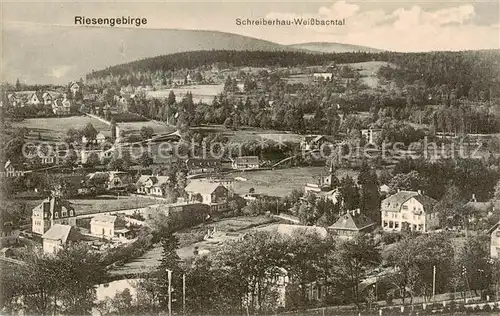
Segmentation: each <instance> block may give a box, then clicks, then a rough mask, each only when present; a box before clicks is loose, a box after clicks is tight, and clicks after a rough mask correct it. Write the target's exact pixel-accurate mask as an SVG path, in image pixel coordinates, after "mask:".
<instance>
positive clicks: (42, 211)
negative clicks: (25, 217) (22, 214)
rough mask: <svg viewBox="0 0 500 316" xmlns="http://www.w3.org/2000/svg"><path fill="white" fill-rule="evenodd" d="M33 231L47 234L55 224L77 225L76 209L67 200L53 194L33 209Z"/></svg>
mask: <svg viewBox="0 0 500 316" xmlns="http://www.w3.org/2000/svg"><path fill="white" fill-rule="evenodd" d="M31 223H32V228H31V230H32V232H33V233H35V234H38V235H43V234H45V233H46V232H47V231H48V230H49V229H50V228H51V227H52V226H53V225H55V224H63V225H70V226H75V225H76V217H75V209H74V208H73V207H72V206H71V205H70V203H69V202H68V201H66V200H63V199H61V198H60V197H57V196H53V197H49V198H47V199H45V200H44V201H42V203H40V204H39V205H37V206H35V207H34V208H33V210H32V211H31Z"/></svg>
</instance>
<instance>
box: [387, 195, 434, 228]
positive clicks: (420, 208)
mask: <svg viewBox="0 0 500 316" xmlns="http://www.w3.org/2000/svg"><path fill="white" fill-rule="evenodd" d="M436 202H437V201H436V200H434V199H433V198H431V197H429V196H426V195H423V194H422V193H421V191H420V190H419V191H417V192H415V191H399V192H398V193H396V194H393V195H391V196H389V197H388V198H386V199H384V200H383V201H382V203H381V210H380V212H381V219H382V220H381V222H382V229H383V230H384V231H389V232H391V231H401V230H402V229H403V226H405V225H407V226H408V229H410V230H412V231H419V232H428V231H430V230H432V229H435V228H437V227H439V216H438V214H437V213H436V212H433V210H432V208H433V206H434V205H435V204H436Z"/></svg>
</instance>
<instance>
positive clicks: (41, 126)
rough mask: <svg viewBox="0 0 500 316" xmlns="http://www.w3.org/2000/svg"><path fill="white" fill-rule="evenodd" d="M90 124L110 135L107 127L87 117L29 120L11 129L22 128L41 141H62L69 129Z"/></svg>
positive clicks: (14, 124)
mask: <svg viewBox="0 0 500 316" xmlns="http://www.w3.org/2000/svg"><path fill="white" fill-rule="evenodd" d="M88 123H92V125H93V126H94V127H95V129H96V130H98V131H102V132H103V133H104V134H105V135H106V134H110V131H109V126H108V125H107V124H105V123H103V122H101V121H99V120H96V119H94V118H91V117H88V116H70V117H60V118H59V117H49V118H30V119H25V120H22V121H20V122H12V127H18V128H21V127H24V128H26V129H28V130H29V132H30V136H31V137H34V138H38V134H40V136H41V138H42V139H43V140H62V139H64V137H65V136H66V133H67V132H68V130H69V129H70V128H76V129H82V128H84V127H85V126H86V125H87V124H88Z"/></svg>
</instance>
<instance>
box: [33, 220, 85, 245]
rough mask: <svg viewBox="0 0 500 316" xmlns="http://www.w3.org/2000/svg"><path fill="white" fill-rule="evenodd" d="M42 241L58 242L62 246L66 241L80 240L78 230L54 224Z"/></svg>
mask: <svg viewBox="0 0 500 316" xmlns="http://www.w3.org/2000/svg"><path fill="white" fill-rule="evenodd" d="M42 238H43V239H49V240H60V241H61V242H62V243H63V244H65V243H66V242H67V241H77V240H80V239H81V235H80V233H79V232H78V230H77V229H76V228H75V227H73V226H70V225H61V224H54V225H53V226H52V227H51V228H50V229H49V230H48V231H47V232H45V234H43V236H42Z"/></svg>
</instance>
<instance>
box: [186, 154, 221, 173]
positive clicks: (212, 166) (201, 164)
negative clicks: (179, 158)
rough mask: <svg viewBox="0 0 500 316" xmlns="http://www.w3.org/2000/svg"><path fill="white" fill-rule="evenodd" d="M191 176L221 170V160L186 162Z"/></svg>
mask: <svg viewBox="0 0 500 316" xmlns="http://www.w3.org/2000/svg"><path fill="white" fill-rule="evenodd" d="M186 167H187V169H188V173H189V174H200V173H213V172H217V171H219V170H221V167H222V164H221V161H220V159H208V158H207V159H203V158H191V159H188V160H186Z"/></svg>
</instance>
